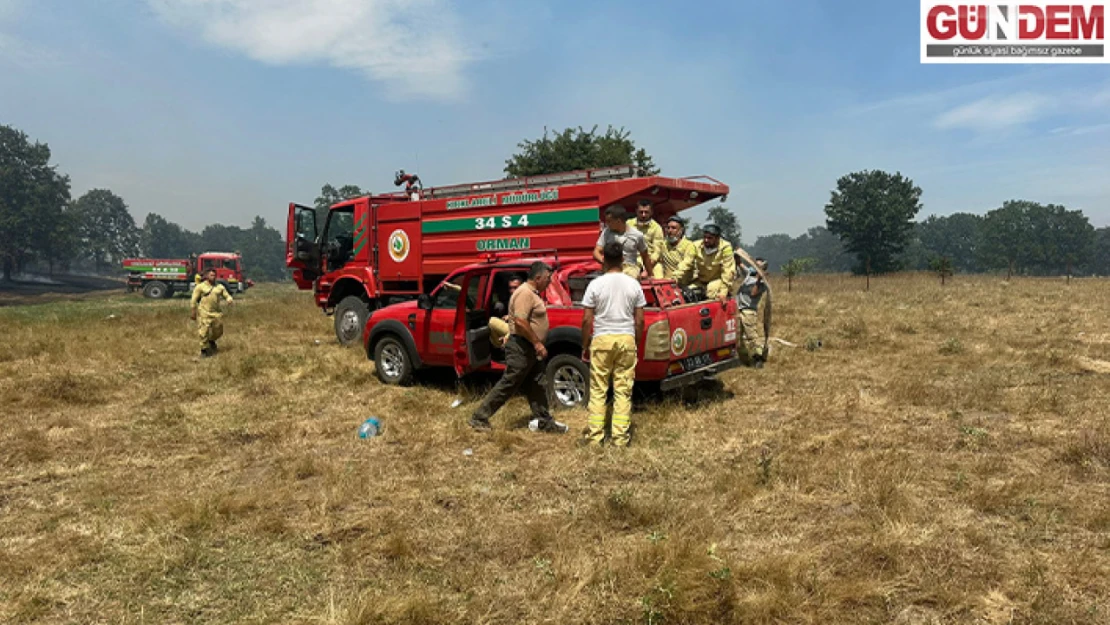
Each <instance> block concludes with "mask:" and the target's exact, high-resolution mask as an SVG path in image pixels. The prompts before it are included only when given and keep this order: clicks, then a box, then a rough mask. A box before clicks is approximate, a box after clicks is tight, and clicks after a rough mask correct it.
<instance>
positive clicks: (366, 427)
mask: <svg viewBox="0 0 1110 625" xmlns="http://www.w3.org/2000/svg"><path fill="white" fill-rule="evenodd" d="M381 429H382V424H381V423H380V422H379V421H378V420H377V419H375V418H373V417H371V418H369V419H367V420H365V421H363V422H362V425H360V426H358V437H359V438H374V437H375V436H377V435H378V432H380V431H381Z"/></svg>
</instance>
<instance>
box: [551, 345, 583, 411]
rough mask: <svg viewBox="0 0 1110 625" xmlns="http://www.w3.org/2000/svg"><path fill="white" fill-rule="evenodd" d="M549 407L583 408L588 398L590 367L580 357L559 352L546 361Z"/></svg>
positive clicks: (561, 408) (562, 408) (559, 408)
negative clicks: (549, 390)
mask: <svg viewBox="0 0 1110 625" xmlns="http://www.w3.org/2000/svg"><path fill="white" fill-rule="evenodd" d="M547 380H548V388H550V389H551V392H550V399H551V407H552V408H555V409H556V410H565V409H568V408H585V407H586V404H587V402H589V399H590V367H589V365H587V364H586V363H584V362H582V359H581V358H579V357H577V356H572V355H570V354H559V355H557V356H555V357H553V358H552V359H551V360H549V361H548V363H547Z"/></svg>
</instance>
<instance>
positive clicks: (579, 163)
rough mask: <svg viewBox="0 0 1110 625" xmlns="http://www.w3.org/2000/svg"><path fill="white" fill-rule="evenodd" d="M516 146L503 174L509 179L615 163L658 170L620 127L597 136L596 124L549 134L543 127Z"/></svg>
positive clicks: (648, 172) (652, 173) (607, 165)
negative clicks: (535, 136) (537, 134)
mask: <svg viewBox="0 0 1110 625" xmlns="http://www.w3.org/2000/svg"><path fill="white" fill-rule="evenodd" d="M517 147H518V148H520V151H519V152H517V153H516V154H513V155H512V156H511V157H509V159H508V160H506V161H505V173H506V174H507V175H508V176H509V177H510V178H522V177H525V176H538V175H541V174H554V173H559V172H564V171H575V170H579V169H594V168H597V167H611V166H614V165H635V166H636V167H638V168H639V169H641V170H643V172H644V174H645V175H655V174H658V173H659V169H658V168H657V167H656V166H655V163H654V162H653V161H652V159H651V156H649V155H648V153H647V152H646V151H645V150H644V149H643V148H637V147H636V143H635V142H634V141H633V140H632V138H631V133H630V132H629V131H627V130H625V129H624V128H623V127H622V128H613V127H612V126H609V127H608V128H607V129H606V130H605V134H601V135H599V134H598V133H597V126H594V127H593V128H592V129H590V130H589V131H588V132H587V131H586V130H585V129H583V128H582V127H581V126H579V127H578V128H567V129H566V130H563V131H562V132H556V133H553V134H552V135H550V136H549V134H548V131H547V128H544V129H543V136H542V137H541V138H539V139H537V140H535V141H529V140H525V141H523V142H521V143H519V144H518V145H517Z"/></svg>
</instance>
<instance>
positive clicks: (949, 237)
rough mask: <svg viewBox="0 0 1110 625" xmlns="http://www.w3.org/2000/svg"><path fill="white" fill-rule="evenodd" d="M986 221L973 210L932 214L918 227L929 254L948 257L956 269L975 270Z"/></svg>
mask: <svg viewBox="0 0 1110 625" xmlns="http://www.w3.org/2000/svg"><path fill="white" fill-rule="evenodd" d="M982 225H983V217H982V216H980V215H973V214H971V213H953V214H951V215H948V216H946V217H938V216H936V215H929V216H928V217H926V218H925V220H924V221H922V222H920V223H918V224H917V229H916V231H917V237H918V239H920V241H921V244H922V245H923V246H924V248H925V251H926V253H927V254H929V255H932V256H945V257H948V258H949V259H950V260H951V262H952V269H953V271H966V272H973V271H978V269H979V242H980V240H981V238H982V234H981V232H980V230H981V228H982Z"/></svg>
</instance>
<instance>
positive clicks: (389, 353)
mask: <svg viewBox="0 0 1110 625" xmlns="http://www.w3.org/2000/svg"><path fill="white" fill-rule="evenodd" d="M374 371H375V373H377V375H378V379H379V380H381V381H382V384H396V385H400V386H406V385H408V384H409V383H411V382H412V373H413V366H412V358H411V357H410V356H409V352H408V350H407V349H405V344H404V343H402V342H401V340H400V339H398V338H397V337H395V336H385V337H383V338H382V339H381V340H379V341H378V344H377V345H375V346H374Z"/></svg>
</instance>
